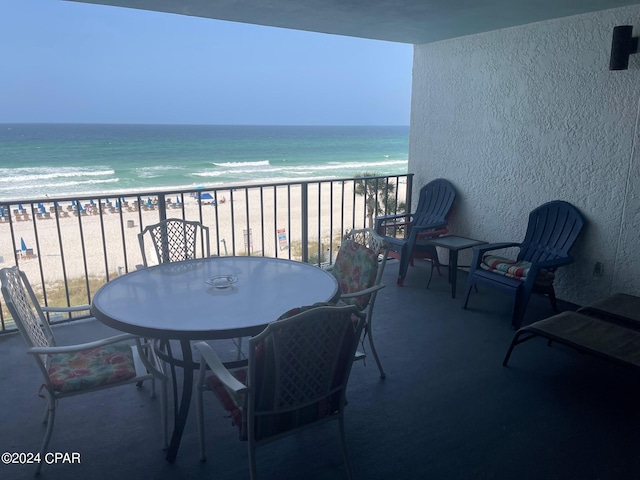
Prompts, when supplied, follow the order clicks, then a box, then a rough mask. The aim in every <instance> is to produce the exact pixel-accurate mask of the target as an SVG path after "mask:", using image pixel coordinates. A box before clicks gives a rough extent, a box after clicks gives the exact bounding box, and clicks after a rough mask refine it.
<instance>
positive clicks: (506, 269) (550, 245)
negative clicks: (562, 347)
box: [463, 200, 584, 328]
mask: <svg viewBox="0 0 640 480" xmlns="http://www.w3.org/2000/svg"><path fill="white" fill-rule="evenodd" d="M583 226H584V218H583V217H582V214H581V213H580V212H579V211H578V209H577V208H576V207H574V206H573V205H571V204H570V203H568V202H564V201H560V200H556V201H552V202H547V203H545V204H543V205H541V206H539V207H537V208H536V209H534V210H533V211H531V213H530V214H529V223H528V226H527V232H526V234H525V238H524V240H523V241H522V243H506V242H505V243H489V244H484V245H480V246H477V247H473V259H472V261H471V270H470V272H469V276H468V278H467V291H466V296H465V301H464V305H463V308H465V309H466V308H467V304H468V303H469V296H470V295H471V290H472V289H473V287H474V286H475V285H477V284H481V285H486V286H488V287H492V288H496V289H498V290H500V291H502V292H505V293H508V294H509V295H511V297H512V298H513V303H512V305H513V306H512V313H511V324H512V325H513V327H514V328H519V327H520V324H521V323H522V320H523V318H524V314H525V311H526V308H527V304H528V303H529V297H530V296H531V293H533V292H537V293H542V294H544V295H547V296H548V297H549V301H550V302H551V308H552V309H553V311H554V312H558V307H557V305H556V295H555V291H554V288H553V282H554V280H555V271H556V270H557V269H558V268H560V267H563V266H565V265H569V264H571V263H573V257H572V256H571V255H569V251H570V249H571V247H572V246H573V244H574V243H575V241H576V240H577V239H578V236H579V235H580V232H581V230H582V227H583ZM512 247H517V248H518V255H517V257H516V259H515V260H513V259H510V258H506V257H502V256H498V255H496V254H495V253H493V251H494V250H501V249H505V248H512Z"/></svg>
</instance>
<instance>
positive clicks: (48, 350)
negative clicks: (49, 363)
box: [27, 333, 138, 355]
mask: <svg viewBox="0 0 640 480" xmlns="http://www.w3.org/2000/svg"><path fill="white" fill-rule="evenodd" d="M137 338H138V336H137V335H133V334H130V333H123V334H121V335H116V336H114V337H109V338H104V339H102V340H96V341H95V342H87V343H78V344H75V345H64V346H59V347H31V348H29V349H27V353H30V354H32V355H47V354H55V353H72V352H80V351H82V350H89V349H90V348H97V347H104V346H105V345H111V344H112V343H118V342H124V341H125V340H135V339H137Z"/></svg>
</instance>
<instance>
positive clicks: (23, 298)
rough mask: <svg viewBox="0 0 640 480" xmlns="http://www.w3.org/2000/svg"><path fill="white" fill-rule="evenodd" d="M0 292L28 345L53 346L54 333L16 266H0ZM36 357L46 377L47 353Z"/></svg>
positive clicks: (54, 342)
mask: <svg viewBox="0 0 640 480" xmlns="http://www.w3.org/2000/svg"><path fill="white" fill-rule="evenodd" d="M0 281H1V284H2V296H3V297H4V301H5V304H6V306H7V309H8V310H9V313H11V317H12V318H13V321H14V322H15V324H16V326H17V327H18V330H19V331H20V333H21V334H22V338H23V339H24V341H25V342H26V344H27V347H29V348H31V347H52V346H55V345H56V340H55V337H54V336H53V332H52V331H51V327H50V326H49V322H48V321H47V319H46V317H45V315H44V313H43V312H42V308H41V307H40V304H39V303H38V299H37V298H36V295H35V293H34V292H33V289H32V288H31V285H30V284H29V280H28V279H27V276H26V275H25V274H24V272H22V271H20V270H18V267H10V268H3V269H2V270H0ZM35 358H36V360H37V361H38V364H39V366H40V369H41V370H42V372H43V374H44V375H45V377H47V365H48V361H49V358H48V356H47V355H36V356H35Z"/></svg>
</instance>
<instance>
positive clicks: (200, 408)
mask: <svg viewBox="0 0 640 480" xmlns="http://www.w3.org/2000/svg"><path fill="white" fill-rule="evenodd" d="M202 393H203V392H202V387H201V385H200V384H199V383H198V384H197V385H196V413H197V416H198V439H199V440H200V461H201V462H204V461H206V460H207V453H206V451H205V447H204V410H203V406H202Z"/></svg>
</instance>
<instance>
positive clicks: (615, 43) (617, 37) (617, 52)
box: [609, 25, 638, 70]
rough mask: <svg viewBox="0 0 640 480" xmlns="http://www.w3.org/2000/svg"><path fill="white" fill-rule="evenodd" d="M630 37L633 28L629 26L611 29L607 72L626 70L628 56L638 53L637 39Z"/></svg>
mask: <svg viewBox="0 0 640 480" xmlns="http://www.w3.org/2000/svg"><path fill="white" fill-rule="evenodd" d="M632 35H633V26H631V25H620V26H618V27H613V39H612V40H611V60H609V70H626V69H627V68H629V55H631V54H632V53H638V37H633V36H632Z"/></svg>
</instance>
